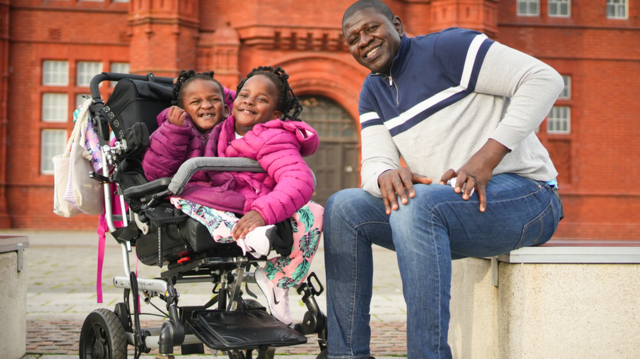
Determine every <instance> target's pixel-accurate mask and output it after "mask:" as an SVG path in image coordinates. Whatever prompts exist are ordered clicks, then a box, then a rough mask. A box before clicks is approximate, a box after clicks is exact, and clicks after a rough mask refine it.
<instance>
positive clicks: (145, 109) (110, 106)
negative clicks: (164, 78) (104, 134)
mask: <svg viewBox="0 0 640 359" xmlns="http://www.w3.org/2000/svg"><path fill="white" fill-rule="evenodd" d="M172 99H173V95H172V87H171V85H167V84H162V83H157V82H149V81H143V80H132V79H124V80H120V81H118V84H117V85H116V87H115V88H114V90H113V93H112V94H111V96H110V97H109V100H108V101H107V103H106V104H105V106H104V107H103V109H102V112H103V116H105V117H106V118H107V120H108V121H109V123H110V124H111V128H112V130H113V131H114V133H115V135H116V138H117V139H118V140H122V139H123V138H125V136H126V131H127V130H129V129H131V128H133V126H134V125H135V124H136V123H144V124H145V125H146V127H147V130H148V133H153V131H155V130H156V129H157V128H158V123H157V121H156V116H157V115H158V114H159V113H160V112H161V111H162V110H164V109H165V108H167V107H169V106H171V100H172Z"/></svg>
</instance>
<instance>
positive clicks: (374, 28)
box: [342, 0, 404, 74]
mask: <svg viewBox="0 0 640 359" xmlns="http://www.w3.org/2000/svg"><path fill="white" fill-rule="evenodd" d="M342 34H343V36H344V38H345V40H346V41H347V45H348V46H349V52H351V55H352V56H353V58H354V59H356V61H358V63H359V64H360V65H362V66H364V67H366V68H368V69H369V70H371V71H372V72H382V73H387V74H388V73H389V72H390V71H391V63H392V62H393V58H394V57H395V56H396V54H397V53H398V49H399V48H400V39H401V38H402V35H403V34H404V28H403V26H402V21H401V20H400V18H399V17H398V16H395V15H393V12H392V11H391V9H389V7H388V6H387V5H385V4H384V3H383V2H381V1H380V0H360V1H358V2H356V3H354V4H353V5H351V6H350V7H349V8H348V9H347V11H345V13H344V16H343V17H342Z"/></svg>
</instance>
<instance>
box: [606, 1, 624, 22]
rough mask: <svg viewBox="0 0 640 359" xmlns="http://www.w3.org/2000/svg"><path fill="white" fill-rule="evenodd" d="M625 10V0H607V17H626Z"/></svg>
mask: <svg viewBox="0 0 640 359" xmlns="http://www.w3.org/2000/svg"><path fill="white" fill-rule="evenodd" d="M627 10H628V8H627V0H607V18H609V19H626V18H628V15H627V14H628V11H627Z"/></svg>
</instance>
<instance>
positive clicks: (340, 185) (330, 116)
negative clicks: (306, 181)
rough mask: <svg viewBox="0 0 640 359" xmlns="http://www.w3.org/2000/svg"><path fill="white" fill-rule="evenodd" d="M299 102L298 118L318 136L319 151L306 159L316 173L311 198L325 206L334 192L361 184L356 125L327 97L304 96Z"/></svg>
mask: <svg viewBox="0 0 640 359" xmlns="http://www.w3.org/2000/svg"><path fill="white" fill-rule="evenodd" d="M300 101H301V102H302V106H303V107H304V110H303V111H302V113H301V114H300V119H302V120H303V121H305V122H307V123H308V124H309V125H311V127H313V128H314V129H315V130H316V132H317V133H318V136H319V137H320V147H319V148H318V151H317V152H316V153H315V154H314V155H313V156H310V157H307V158H305V160H306V161H307V164H308V165H309V167H311V169H312V170H313V172H314V174H315V175H316V191H315V192H314V195H313V197H312V199H313V200H314V201H315V202H318V203H320V204H321V205H324V204H325V202H326V201H327V199H328V198H329V196H331V195H332V194H333V193H335V192H337V191H339V190H341V189H344V188H353V187H359V185H360V183H359V180H360V178H359V175H358V168H359V152H358V145H359V135H358V128H357V127H356V122H355V121H354V120H353V118H352V117H351V116H350V115H349V113H348V112H347V111H346V110H345V109H344V108H342V107H341V106H340V105H338V104H337V103H336V102H334V101H332V100H330V99H328V98H325V97H320V96H303V97H301V98H300Z"/></svg>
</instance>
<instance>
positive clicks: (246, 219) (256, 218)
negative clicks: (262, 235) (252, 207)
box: [232, 211, 267, 241]
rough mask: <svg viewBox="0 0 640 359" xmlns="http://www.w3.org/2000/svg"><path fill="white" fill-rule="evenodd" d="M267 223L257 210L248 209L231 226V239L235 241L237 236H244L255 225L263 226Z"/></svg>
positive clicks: (255, 226)
mask: <svg viewBox="0 0 640 359" xmlns="http://www.w3.org/2000/svg"><path fill="white" fill-rule="evenodd" d="M266 224H267V223H266V222H265V220H264V218H262V216H261V215H260V213H258V212H257V211H249V212H247V214H245V215H244V216H243V217H242V218H240V220H239V221H238V223H236V225H235V226H234V227H233V232H232V235H233V239H235V240H236V241H237V240H238V239H239V238H244V237H245V236H246V235H247V234H249V232H251V231H253V230H254V229H256V228H257V227H260V226H264V225H266Z"/></svg>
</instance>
